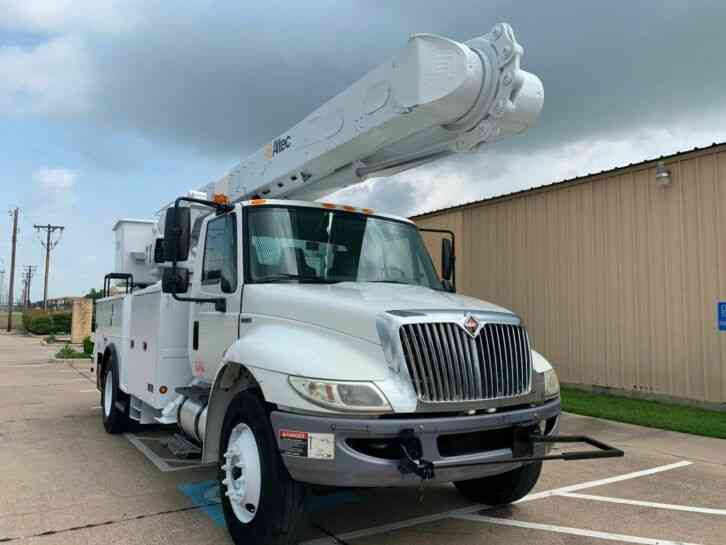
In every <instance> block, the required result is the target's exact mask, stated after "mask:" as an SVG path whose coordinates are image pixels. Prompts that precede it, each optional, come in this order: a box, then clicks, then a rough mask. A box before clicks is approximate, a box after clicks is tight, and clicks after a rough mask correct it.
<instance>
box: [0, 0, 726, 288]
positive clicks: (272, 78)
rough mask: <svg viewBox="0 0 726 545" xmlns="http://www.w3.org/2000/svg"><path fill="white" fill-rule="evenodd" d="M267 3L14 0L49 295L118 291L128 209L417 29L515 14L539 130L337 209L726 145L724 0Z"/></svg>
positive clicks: (223, 160)
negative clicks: (118, 248) (118, 239)
mask: <svg viewBox="0 0 726 545" xmlns="http://www.w3.org/2000/svg"><path fill="white" fill-rule="evenodd" d="M250 4H251V3H249V2H222V1H217V2H211V1H209V2H205V1H196V2H191V1H190V2H183V3H177V2H157V1H149V0H145V1H138V2H137V1H134V0H127V1H123V2H121V1H119V2H116V1H103V0H89V1H72V0H49V1H36V0H17V1H14V0H0V149H1V150H2V152H1V153H0V208H1V210H0V212H1V213H2V218H0V270H1V269H5V270H8V269H9V266H10V255H9V254H10V233H9V228H8V226H9V221H8V220H7V219H3V218H5V210H6V209H10V208H13V207H15V206H19V207H20V208H21V230H20V239H19V258H18V266H19V267H22V266H23V265H38V269H39V273H41V274H42V271H41V269H42V255H43V249H42V247H41V245H40V243H39V240H38V238H37V236H36V235H35V234H34V232H33V228H32V226H33V224H34V223H48V222H51V223H55V224H61V225H65V226H66V230H65V232H64V235H63V239H62V240H61V242H60V244H59V245H58V247H57V249H56V250H55V252H54V254H53V261H52V269H51V270H52V274H51V285H50V293H51V295H52V296H60V295H72V294H81V293H85V292H86V291H87V290H88V289H89V288H91V287H94V286H95V287H98V286H100V285H101V283H102V278H103V275H104V274H105V272H108V271H110V270H111V269H112V268H113V235H112V232H111V227H112V226H113V223H114V222H115V220H116V219H117V218H119V217H140V218H145V217H150V216H151V215H152V214H153V213H154V211H156V210H157V209H158V208H159V206H160V205H161V204H162V203H164V202H167V201H169V200H170V199H172V198H173V197H174V196H176V195H177V194H179V193H181V192H184V191H186V190H188V189H191V188H196V187H199V186H201V185H203V184H204V183H206V182H208V181H211V180H214V179H217V178H219V177H221V176H222V175H223V174H224V173H225V172H226V171H227V170H228V169H229V168H231V167H232V166H233V165H234V164H235V163H236V162H237V161H238V160H240V159H241V158H243V157H245V156H246V155H248V154H250V153H251V152H253V151H254V150H255V149H257V148H258V147H260V146H262V145H263V144H265V143H266V142H267V141H269V140H271V139H272V138H274V137H275V136H277V135H278V134H280V133H282V132H284V131H285V130H286V129H287V128H288V127H290V126H292V125H294V124H295V123H297V122H298V121H299V120H300V119H302V118H303V117H305V116H306V115H307V114H308V113H309V112H310V111H312V110H313V109H315V108H316V107H317V106H319V105H320V104H322V103H323V102H324V101H326V100H327V99H329V98H330V97H332V96H334V95H335V94H337V93H338V92H340V91H342V90H343V89H344V88H345V87H347V86H348V85H349V84H350V83H352V82H354V81H355V80H356V79H358V78H359V77H360V76H362V75H363V74H364V73H366V72H367V71H368V70H370V69H371V68H373V67H374V66H376V65H378V64H379V63H381V62H384V61H385V60H386V59H387V58H388V57H390V56H391V55H393V54H394V53H395V52H396V51H398V50H399V49H400V48H401V47H402V46H403V45H404V44H405V41H406V38H407V36H408V35H409V34H411V33H416V32H433V33H438V34H443V35H445V36H448V37H451V38H454V39H457V40H467V39H470V38H472V37H474V36H477V35H481V34H484V33H486V32H488V31H489V29H490V28H491V26H492V25H493V24H494V23H496V22H498V21H507V22H509V23H510V24H512V26H513V27H514V29H515V32H516V34H517V37H518V39H519V41H520V42H521V43H522V44H523V45H524V48H525V56H524V60H523V65H524V67H525V68H526V69H527V70H529V71H531V72H534V73H536V74H537V75H538V76H539V77H540V78H541V79H542V81H543V82H544V86H545V108H544V112H543V114H542V116H541V118H540V122H539V124H538V126H537V127H536V128H534V129H533V130H531V131H530V132H529V133H528V134H526V135H523V136H519V137H516V138H512V139H508V140H503V141H501V142H499V143H497V144H495V145H492V146H490V147H489V148H488V149H486V150H484V151H482V152H480V153H477V154H474V155H467V156H463V157H456V158H455V159H454V160H451V159H449V160H446V161H443V162H441V163H439V164H436V165H432V166H427V167H422V168H419V169H417V170H415V171H409V172H407V173H404V174H402V175H399V176H398V177H397V178H396V179H395V180H394V179H388V180H384V179H379V180H372V181H370V182H368V183H366V184H364V185H361V186H358V187H356V188H352V189H350V190H347V191H345V192H343V193H341V194H338V195H336V200H338V201H341V202H343V201H344V202H348V203H350V204H354V205H366V206H371V207H374V208H376V209H379V210H386V211H390V212H394V213H399V214H412V213H414V212H420V211H425V210H431V209H434V208H440V207H444V206H448V205H451V204H457V203H461V202H465V201H470V200H475V199H479V198H482V197H487V196H491V195H495V194H501V193H506V192H509V191H512V190H517V189H522V188H525V187H531V186H536V185H540V184H544V183H550V182H553V181H557V180H561V179H564V178H568V177H571V176H576V175H580V174H585V173H588V172H593V171H599V170H602V169H606V168H611V167H613V166H617V165H622V164H627V163H629V162H634V161H640V160H642V159H644V158H650V157H655V156H658V155H661V154H668V153H672V152H675V151H679V150H682V149H686V148H691V147H693V146H702V145H708V144H711V143H712V142H714V141H724V140H726V92H725V89H726V67H725V66H724V55H723V52H724V51H726V32H724V21H726V3H725V2H723V1H722V0H717V1H713V2H708V1H698V2H684V1H682V0H680V1H663V0H661V1H657V2H656V1H652V2H645V1H644V2H633V1H627V2H620V1H613V2H608V3H602V2H600V3H585V2H582V1H562V2H522V1H520V2H516V3H515V2H504V1H496V0H490V1H488V2H482V1H481V0H475V1H468V0H467V1H464V0H461V1H453V2H452V1H448V2H443V1H428V0H411V1H403V0H402V1H391V2H377V1H374V0H368V1H346V0H335V1H333V0H316V1H312V0H311V1H309V2H293V1H289V2H277V1H267V2H259V3H255V5H250ZM182 6H183V7H182ZM5 276H6V282H5V285H6V286H7V275H5ZM41 296H42V282H41V281H40V274H39V275H38V280H36V281H35V282H34V290H33V297H34V298H36V299H37V298H40V297H41Z"/></svg>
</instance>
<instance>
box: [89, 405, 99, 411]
mask: <svg viewBox="0 0 726 545" xmlns="http://www.w3.org/2000/svg"><path fill="white" fill-rule="evenodd" d="M100 409H101V406H100V405H94V406H93V407H91V410H92V411H98V410H100Z"/></svg>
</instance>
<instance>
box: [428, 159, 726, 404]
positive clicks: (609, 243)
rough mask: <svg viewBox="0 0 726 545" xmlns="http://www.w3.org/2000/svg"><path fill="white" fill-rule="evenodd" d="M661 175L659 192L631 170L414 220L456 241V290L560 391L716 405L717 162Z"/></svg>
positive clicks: (722, 189) (722, 197)
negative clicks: (585, 388) (505, 311)
mask: <svg viewBox="0 0 726 545" xmlns="http://www.w3.org/2000/svg"><path fill="white" fill-rule="evenodd" d="M668 168H669V169H670V170H671V173H672V176H671V183H670V185H668V186H666V187H662V186H659V185H658V184H657V183H656V181H655V168H654V166H653V165H650V166H647V165H646V166H637V167H634V168H632V169H629V170H628V169H624V170H621V171H618V172H617V173H616V174H609V175H607V174H606V175H598V176H593V177H590V178H586V179H584V180H581V181H579V182H578V183H573V184H564V185H562V186H560V187H556V188H553V189H547V190H538V191H532V192H526V193H522V194H519V195H517V196H514V197H513V198H509V199H502V200H494V201H489V202H487V201H485V202H483V203H479V204H477V205H475V206H469V207H464V208H459V209H456V210H452V211H448V212H447V211H444V212H441V213H437V214H435V215H432V216H425V217H423V218H420V219H418V220H417V221H418V223H419V225H421V226H422V227H423V226H427V227H437V228H450V229H452V230H454V231H455V232H456V235H457V243H458V244H457V251H458V262H457V267H458V271H457V272H458V275H457V282H458V285H459V288H460V289H459V291H460V292H463V293H467V294H470V295H473V296H475V297H480V298H482V299H486V300H490V301H492V302H494V303H497V304H501V305H502V306H505V307H508V308H511V309H512V310H513V311H515V312H517V313H518V314H520V315H521V316H522V317H523V319H524V321H525V324H526V325H527V327H528V329H529V330H530V335H531V337H532V339H533V342H534V346H535V348H536V349H537V350H538V351H540V352H542V353H543V354H544V355H545V356H546V357H547V358H549V359H550V360H551V361H552V362H553V363H554V364H555V365H556V366H557V368H558V370H559V373H560V375H561V379H562V380H563V381H564V382H571V383H582V384H589V385H598V386H609V387H614V388H624V389H630V390H634V391H641V392H644V393H650V392H652V393H660V394H667V395H670V396H676V397H682V398H689V399H696V400H703V401H709V402H716V403H723V402H726V365H725V358H726V333H723V332H719V331H718V330H717V326H716V303H717V302H718V301H719V300H726V245H725V243H726V152H724V151H720V150H719V149H715V150H713V151H710V152H699V153H697V154H690V155H683V156H679V157H678V158H675V159H672V160H670V161H668ZM438 240H439V239H437V242H436V244H437V245H438V244H439V242H438ZM427 245H429V247H430V249H431V251H432V254H433V255H434V260H435V262H436V264H437V266H438V260H439V255H438V254H439V248H438V246H436V247H434V246H433V245H432V243H431V242H429V241H428V239H427Z"/></svg>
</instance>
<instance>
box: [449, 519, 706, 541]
mask: <svg viewBox="0 0 726 545" xmlns="http://www.w3.org/2000/svg"><path fill="white" fill-rule="evenodd" d="M454 518H456V519H460V520H469V521H473V522H485V523H488V524H497V525H499V526H513V527H515V528H529V529H532V530H545V531H547V532H556V533H558V534H569V535H572V536H583V537H593V538H595V539H607V540H610V541H621V542H624V543H640V544H642V545H697V544H695V543H686V542H684V541H668V540H666V539H652V538H649V537H638V536H628V535H624V534H611V533H610V532H598V531H595V530H582V529H580V528H570V527H568V526H555V525H554V524H540V523H538V522H524V521H521V520H512V519H501V518H496V517H485V516H482V515H457V516H455V517H454Z"/></svg>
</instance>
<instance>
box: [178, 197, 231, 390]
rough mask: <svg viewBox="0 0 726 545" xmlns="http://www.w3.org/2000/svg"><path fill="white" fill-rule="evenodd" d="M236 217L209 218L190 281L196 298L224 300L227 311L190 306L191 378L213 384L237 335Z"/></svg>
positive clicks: (199, 305)
mask: <svg viewBox="0 0 726 545" xmlns="http://www.w3.org/2000/svg"><path fill="white" fill-rule="evenodd" d="M241 223H242V222H241V221H240V216H239V214H238V213H237V212H236V211H235V212H229V213H227V214H224V215H221V216H216V217H215V216H211V217H210V219H209V220H208V221H207V222H206V227H205V228H204V229H203V230H202V233H201V236H200V243H199V246H198V247H199V248H200V250H201V256H200V257H199V258H198V260H197V263H196V266H195V273H194V276H195V277H196V278H194V279H193V283H194V288H195V291H196V293H195V295H194V296H195V297H199V298H205V297H213V298H223V299H225V301H226V310H225V311H224V312H220V311H218V310H216V309H215V305H214V303H193V310H192V320H191V331H190V334H191V340H192V342H191V363H192V370H193V373H194V376H196V377H199V378H204V379H205V380H206V381H209V382H212V381H213V380H214V376H215V373H216V372H217V369H218V368H219V364H220V362H221V360H222V355H223V354H224V351H225V350H226V349H227V347H228V346H229V345H230V344H232V342H234V340H235V339H236V338H237V333H238V321H239V312H240V298H241V293H242V280H243V277H242V269H241V267H240V261H239V259H238V257H239V254H240V253H241V252H240V251H239V241H240V240H242V236H241Z"/></svg>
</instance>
